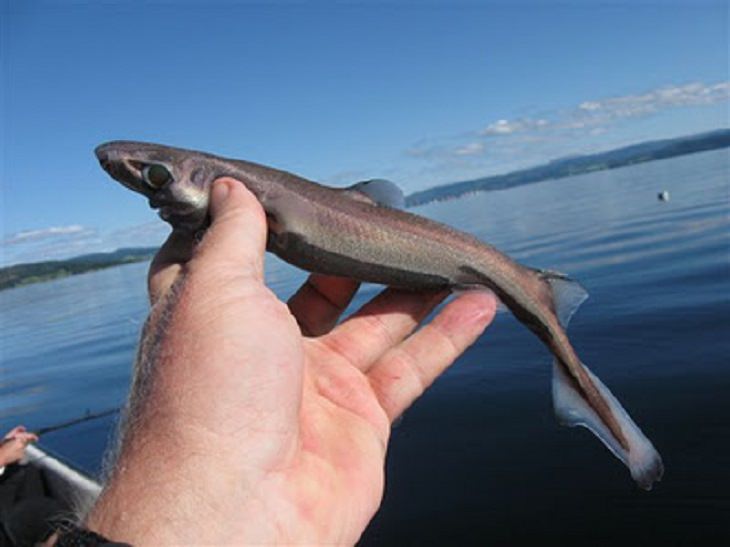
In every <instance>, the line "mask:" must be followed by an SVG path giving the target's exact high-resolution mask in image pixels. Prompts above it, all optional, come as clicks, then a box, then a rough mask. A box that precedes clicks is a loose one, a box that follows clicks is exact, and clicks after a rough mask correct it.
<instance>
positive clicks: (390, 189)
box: [344, 179, 406, 209]
mask: <svg viewBox="0 0 730 547" xmlns="http://www.w3.org/2000/svg"><path fill="white" fill-rule="evenodd" d="M344 191H345V192H347V193H348V194H350V195H352V197H353V198H355V199H361V200H362V201H367V202H369V203H373V204H375V205H382V206H385V207H391V208H393V209H403V208H405V204H406V200H405V197H404V196H403V191H402V190H401V189H400V188H399V187H398V185H396V184H395V183H394V182H391V181H389V180H385V179H371V180H364V181H362V182H358V183H355V184H353V185H352V186H350V187H349V188H345V189H344Z"/></svg>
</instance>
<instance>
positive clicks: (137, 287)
mask: <svg viewBox="0 0 730 547" xmlns="http://www.w3.org/2000/svg"><path fill="white" fill-rule="evenodd" d="M729 188H730V155H729V154H728V152H727V151H719V152H709V153H703V154H696V155H693V156H687V157H683V158H676V159H672V160H665V161H659V162H654V163H649V164H644V165H639V166H635V167H630V168H624V169H619V170H614V171H607V172H601V173H593V174H589V175H583V176H579V177H573V178H570V179H564V180H560V181H549V182H543V183H539V184H534V185H530V186H525V187H521V188H515V189H511V190H507V191H503V192H490V193H482V194H477V195H473V196H468V197H465V198H463V199H460V200H455V201H451V202H446V203H440V204H433V205H430V206H426V207H423V208H421V209H420V210H419V211H418V212H420V213H422V214H425V215H427V216H431V217H433V218H436V219H439V220H442V221H444V222H447V223H449V224H452V225H455V226H457V227H459V228H461V229H463V230H466V231H469V232H472V233H474V234H476V235H477V236H479V237H481V238H483V239H485V240H488V241H490V242H492V243H494V244H496V245H497V246H498V247H500V248H502V249H503V250H505V251H507V252H509V253H510V254H512V255H513V256H514V257H516V258H518V259H519V260H520V261H522V262H524V263H526V264H529V265H532V266H540V267H549V268H552V269H558V270H562V271H565V272H569V273H570V274H571V275H572V276H574V277H575V278H577V279H579V280H580V281H581V282H582V283H583V284H584V285H585V286H586V288H587V289H588V290H589V292H590V293H591V298H590V299H589V300H588V301H587V302H586V303H585V304H584V305H583V307H582V308H581V310H580V311H579V313H578V314H577V315H576V316H575V318H574V320H573V323H572V325H571V338H572V340H573V341H574V344H575V345H576V346H577V349H578V351H579V353H580V354H581V356H582V357H583V360H584V361H585V362H586V363H588V364H589V365H590V366H591V367H592V369H593V370H594V371H595V372H596V373H597V374H598V375H599V376H600V377H601V378H602V379H603V380H604V382H605V383H606V384H608V385H609V386H610V387H611V389H612V390H613V391H614V393H615V394H616V395H617V396H618V398H619V399H620V400H621V401H622V402H623V403H624V405H625V406H626V408H627V409H629V411H630V412H631V414H632V415H633V417H634V418H635V419H636V421H637V422H638V423H639V424H640V425H641V426H642V428H643V429H644V431H645V432H646V434H647V435H648V436H649V437H650V438H651V439H652V440H653V441H654V444H655V445H656V446H657V448H658V449H659V450H660V452H661V453H662V455H663V457H664V461H665V464H666V468H667V472H666V475H665V479H664V481H663V482H661V483H660V484H659V485H658V486H657V487H656V488H655V489H654V491H652V492H649V493H647V492H642V491H639V490H638V489H636V488H635V487H634V486H633V484H632V482H631V480H630V478H629V475H628V473H627V471H626V470H625V469H624V467H623V465H622V464H620V463H619V462H618V461H617V460H615V459H614V458H613V457H612V456H610V454H609V453H608V452H607V451H606V450H605V449H604V448H603V447H602V445H600V443H599V442H598V441H597V440H595V439H594V438H593V437H592V436H591V435H590V434H589V433H588V432H586V431H584V430H570V429H564V428H560V427H559V426H557V425H556V423H555V421H554V419H553V417H552V413H551V401H550V366H549V363H550V358H549V356H548V355H547V353H546V352H545V351H544V350H543V348H542V347H541V345H540V344H539V343H538V342H537V340H536V339H535V338H534V337H533V336H532V335H531V334H529V333H528V332H527V330H526V329H524V328H523V327H522V326H521V325H519V324H518V323H516V321H515V320H514V319H513V318H512V317H511V316H510V315H509V314H500V315H499V316H498V318H497V320H496V321H495V324H494V325H493V326H492V327H491V328H490V329H488V331H487V332H486V333H485V334H484V336H483V337H482V338H481V339H480V340H479V341H478V342H477V344H476V345H475V346H474V347H472V348H471V349H470V350H469V351H468V352H467V353H466V354H465V355H464V356H463V357H462V358H461V359H460V360H459V361H458V362H457V364H456V365H455V366H454V367H453V368H452V369H451V370H449V371H448V372H447V373H446V374H445V375H444V376H443V377H442V378H441V379H440V380H439V381H438V382H437V383H436V384H435V385H434V386H433V387H432V389H431V390H430V391H429V392H428V393H427V395H426V396H425V397H423V398H422V399H421V400H420V401H419V402H418V403H417V404H416V405H415V406H414V407H412V408H411V409H410V410H409V411H408V412H407V413H406V414H405V416H404V418H403V420H402V421H401V422H400V423H399V425H398V426H397V427H396V428H395V430H394V432H393V438H392V443H391V446H390V453H389V457H388V464H387V465H388V484H387V489H386V493H385V500H384V503H383V506H382V509H381V511H380V513H379V514H378V516H377V517H376V518H375V520H374V521H373V523H372V524H371V526H370V528H369V529H368V530H367V532H366V533H365V535H364V537H363V539H362V542H361V543H362V544H363V545H385V544H398V545H422V544H452V545H453V544H464V543H485V542H486V543H491V544H496V545H504V544H516V543H530V544H550V543H557V542H561V543H563V544H587V545H604V544H622V545H648V544H662V545H676V544H688V545H689V544H692V545H695V544H698V543H701V542H704V543H705V544H726V543H727V542H728V541H730V230H729V228H730V196H729V195H728V192H729ZM661 190H667V191H669V192H670V194H671V198H672V199H671V201H670V202H669V203H660V202H658V201H657V198H656V194H657V192H659V191H661ZM146 267H147V265H146V264H134V265H129V266H123V267H119V268H115V269H110V270H106V271H101V272H96V273H91V274H87V275H81V276H76V277H71V278H67V279H64V280H60V281H55V282H51V283H46V284H41V285H33V286H29V287H24V288H19V289H14V290H9V291H4V292H0V310H1V313H0V322H1V323H0V333H1V334H0V336H1V340H2V346H1V348H0V351H1V354H0V358H1V361H0V363H1V365H0V426H1V427H2V428H3V429H9V428H10V427H12V426H13V425H15V424H16V423H19V422H22V423H24V424H26V425H27V426H28V427H32V428H39V427H43V426H46V425H50V424H54V423H59V422H63V421H64V420H69V419H73V418H75V417H78V416H81V415H83V414H84V413H86V412H95V411H100V410H104V409H107V408H111V407H114V406H116V405H119V404H121V403H122V401H123V399H124V396H125V393H126V390H127V386H128V381H129V367H130V363H131V361H132V359H133V354H134V346H135V343H136V338H137V334H138V331H139V329H140V326H141V323H142V321H143V320H144V316H145V314H146V310H147V303H146V296H145V294H144V287H145V282H144V276H145V269H146ZM267 277H268V279H269V281H270V283H271V285H272V286H273V288H274V289H275V290H276V291H277V293H278V294H279V295H281V296H282V297H286V296H288V295H289V294H291V293H292V292H293V291H294V290H295V289H296V287H297V286H298V284H299V283H300V282H301V280H302V279H303V274H302V273H301V272H299V271H297V270H295V269H293V268H291V267H289V266H287V265H285V264H283V263H281V262H279V261H277V260H275V259H272V260H269V263H268V264H267ZM376 290H377V288H375V287H366V288H364V289H363V290H362V291H361V294H360V296H359V300H358V301H359V302H363V301H364V300H366V299H368V298H370V297H372V295H374V294H375V292H376ZM113 425H114V421H113V419H112V418H105V419H100V420H95V421H91V422H87V423H85V424H83V425H81V426H76V427H72V428H68V429H65V430H61V431H58V432H55V433H49V434H48V435H46V436H45V437H44V438H43V440H42V442H43V444H44V446H46V447H48V448H50V449H52V450H55V451H56V452H59V453H61V454H63V455H64V456H66V457H67V458H69V459H71V460H73V461H74V462H76V463H77V464H78V465H80V466H83V467H84V468H86V469H87V470H89V471H91V472H96V471H98V469H99V464H100V463H99V462H100V460H101V456H102V453H103V451H104V448H105V446H106V443H107V441H108V439H109V437H110V435H111V431H112V430H113Z"/></svg>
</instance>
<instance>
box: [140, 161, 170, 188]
mask: <svg viewBox="0 0 730 547" xmlns="http://www.w3.org/2000/svg"><path fill="white" fill-rule="evenodd" d="M142 177H143V178H144V181H145V182H146V183H147V184H149V185H150V186H151V187H152V188H154V189H155V190H157V189H158V188H162V186H164V185H165V184H166V183H167V182H169V181H170V179H172V175H170V171H168V170H167V168H166V167H164V166H163V165H158V164H152V165H147V166H146V167H145V168H144V169H142Z"/></svg>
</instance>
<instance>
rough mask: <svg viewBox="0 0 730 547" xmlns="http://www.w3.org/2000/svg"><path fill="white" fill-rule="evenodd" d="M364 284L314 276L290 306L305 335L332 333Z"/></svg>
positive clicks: (301, 288) (318, 275)
mask: <svg viewBox="0 0 730 547" xmlns="http://www.w3.org/2000/svg"><path fill="white" fill-rule="evenodd" d="M359 286H360V283H358V282H357V281H354V280H352V279H347V278H345V277H334V276H327V275H320V274H312V275H310V276H309V278H307V281H306V282H305V283H304V285H302V286H301V287H300V288H299V290H298V291H297V292H296V294H295V295H294V296H292V297H291V298H290V299H289V302H288V305H289V310H290V311H291V313H292V315H293V316H294V317H295V318H296V320H297V323H299V328H300V329H301V330H302V334H304V335H305V336H321V335H322V334H325V333H327V332H329V331H330V330H332V327H334V326H335V324H336V323H337V320H338V319H339V318H340V315H342V312H344V311H345V308H347V306H348V304H349V303H350V301H351V300H352V297H353V296H354V295H355V293H356V292H357V289H358V287H359Z"/></svg>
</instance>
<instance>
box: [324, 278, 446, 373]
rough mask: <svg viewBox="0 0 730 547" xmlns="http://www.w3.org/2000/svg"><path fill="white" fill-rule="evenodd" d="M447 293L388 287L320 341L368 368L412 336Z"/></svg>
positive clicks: (364, 368)
mask: <svg viewBox="0 0 730 547" xmlns="http://www.w3.org/2000/svg"><path fill="white" fill-rule="evenodd" d="M447 294H448V292H446V291H439V292H433V291H432V292H421V293H416V292H407V291H401V290H396V289H386V290H385V291H383V292H382V293H380V294H379V295H378V296H376V297H375V298H374V299H373V300H371V301H370V302H369V303H367V304H366V305H365V306H364V307H363V308H362V309H360V311H358V312H357V313H356V314H354V315H353V316H352V317H350V318H348V319H347V320H346V321H345V322H343V323H342V324H341V325H339V326H338V327H337V328H335V329H334V330H333V331H332V332H331V333H329V334H327V335H326V336H323V337H321V338H319V339H318V342H319V343H321V344H323V345H325V346H326V347H327V349H329V350H330V351H334V352H335V353H337V354H339V355H340V356H341V357H343V358H344V359H345V360H346V361H347V362H348V363H350V364H352V365H353V366H355V367H356V368H358V369H360V370H362V371H366V370H368V368H369V367H370V366H371V365H372V364H373V363H374V362H375V361H376V360H377V359H378V358H379V357H380V356H381V355H383V354H384V353H385V352H386V351H387V350H388V349H390V348H391V347H393V346H395V345H397V344H398V343H400V342H401V341H402V340H403V339H404V338H405V337H406V336H408V335H409V334H410V333H411V332H412V331H413V329H415V328H416V326H418V324H419V323H420V322H421V321H422V320H423V319H424V318H425V317H426V316H427V315H428V314H429V312H431V310H433V309H434V308H435V307H436V306H437V305H438V304H439V303H440V302H441V301H442V300H443V299H444V298H446V295H447Z"/></svg>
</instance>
